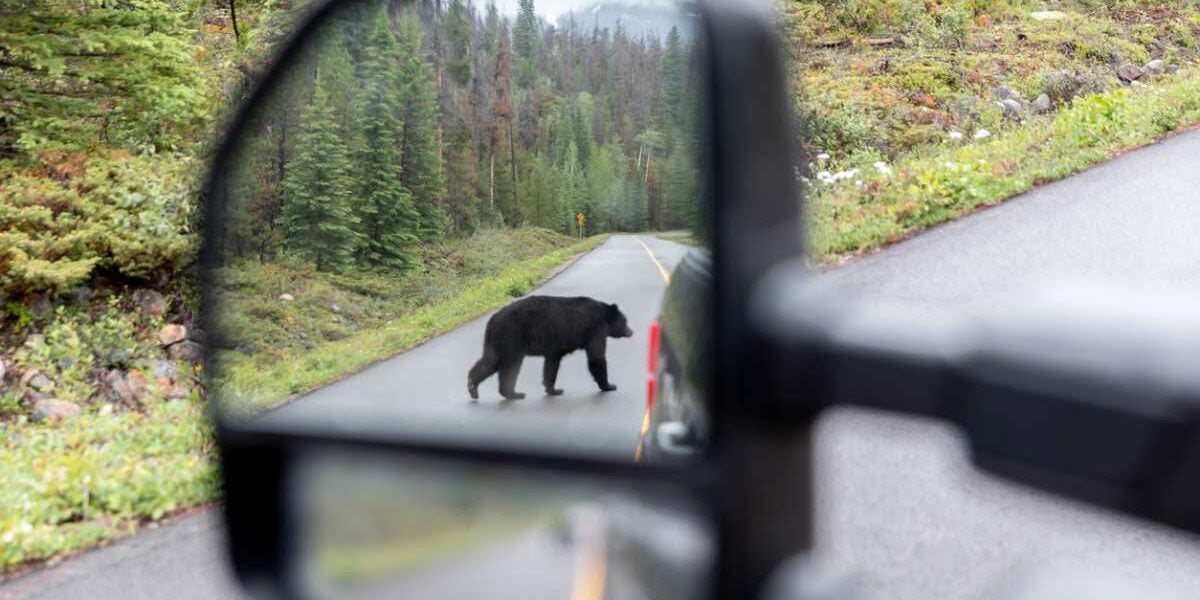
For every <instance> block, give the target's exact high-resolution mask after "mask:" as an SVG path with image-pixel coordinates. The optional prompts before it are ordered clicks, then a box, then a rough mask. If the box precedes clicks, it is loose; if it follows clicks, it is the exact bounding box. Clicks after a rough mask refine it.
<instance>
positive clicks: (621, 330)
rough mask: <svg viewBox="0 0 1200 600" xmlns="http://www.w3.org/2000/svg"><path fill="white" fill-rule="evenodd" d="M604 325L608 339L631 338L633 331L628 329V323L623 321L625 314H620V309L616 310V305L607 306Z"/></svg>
mask: <svg viewBox="0 0 1200 600" xmlns="http://www.w3.org/2000/svg"><path fill="white" fill-rule="evenodd" d="M605 324H606V325H608V337H613V338H627V337H633V330H632V329H630V328H629V322H628V321H627V320H626V319H625V313H623V312H621V309H619V308H617V305H616V304H609V305H608V314H607V315H606V318H605Z"/></svg>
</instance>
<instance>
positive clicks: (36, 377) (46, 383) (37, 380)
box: [26, 371, 54, 392]
mask: <svg viewBox="0 0 1200 600" xmlns="http://www.w3.org/2000/svg"><path fill="white" fill-rule="evenodd" d="M26 385H28V386H29V387H31V388H33V389H35V390H37V391H39V392H45V391H48V390H50V388H52V387H54V382H53V381H51V380H50V378H49V377H46V375H45V373H42V372H41V371H34V372H33V377H30V378H29V381H27V382H26Z"/></svg>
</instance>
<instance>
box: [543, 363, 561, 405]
mask: <svg viewBox="0 0 1200 600" xmlns="http://www.w3.org/2000/svg"><path fill="white" fill-rule="evenodd" d="M560 362H562V357H561V356H550V355H547V356H546V361H545V362H544V363H542V385H544V386H546V395H547V396H559V395H561V394H562V393H563V391H562V390H560V389H558V388H556V387H554V382H555V381H556V380H557V379H558V365H559V363H560Z"/></svg>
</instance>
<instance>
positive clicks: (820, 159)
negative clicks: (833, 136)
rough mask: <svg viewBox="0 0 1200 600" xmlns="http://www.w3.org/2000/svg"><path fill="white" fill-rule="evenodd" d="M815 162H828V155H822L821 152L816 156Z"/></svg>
mask: <svg viewBox="0 0 1200 600" xmlns="http://www.w3.org/2000/svg"><path fill="white" fill-rule="evenodd" d="M817 160H819V161H821V162H825V161H827V160H829V155H828V154H826V153H824V152H822V153H820V154H818V155H817Z"/></svg>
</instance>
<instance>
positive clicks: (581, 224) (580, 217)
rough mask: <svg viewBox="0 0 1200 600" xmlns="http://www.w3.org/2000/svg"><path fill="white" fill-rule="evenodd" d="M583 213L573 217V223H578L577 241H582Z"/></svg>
mask: <svg viewBox="0 0 1200 600" xmlns="http://www.w3.org/2000/svg"><path fill="white" fill-rule="evenodd" d="M583 220H584V219H583V213H579V214H577V215H575V222H576V223H579V239H581V240H582V239H583Z"/></svg>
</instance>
